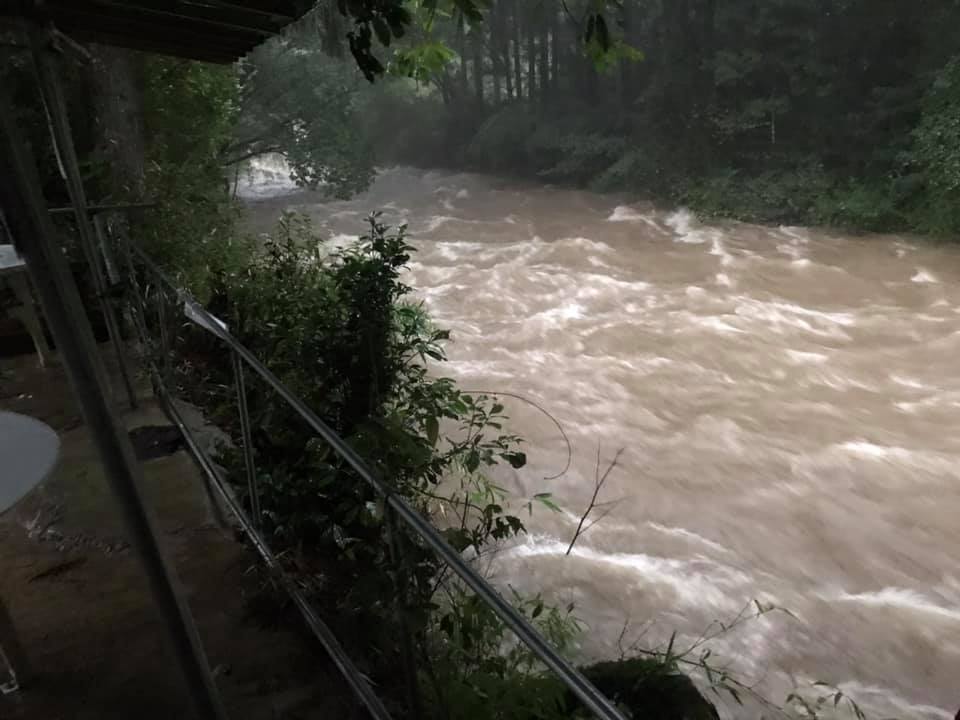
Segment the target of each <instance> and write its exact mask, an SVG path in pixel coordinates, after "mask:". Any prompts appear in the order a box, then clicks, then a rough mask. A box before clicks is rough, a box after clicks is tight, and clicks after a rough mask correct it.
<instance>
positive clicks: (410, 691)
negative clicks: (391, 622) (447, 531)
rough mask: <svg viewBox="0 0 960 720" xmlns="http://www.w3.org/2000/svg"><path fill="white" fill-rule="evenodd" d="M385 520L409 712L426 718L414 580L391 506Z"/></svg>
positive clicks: (385, 511)
mask: <svg viewBox="0 0 960 720" xmlns="http://www.w3.org/2000/svg"><path fill="white" fill-rule="evenodd" d="M384 517H385V519H386V524H387V539H388V542H389V543H390V563H391V564H392V565H393V567H394V569H395V572H394V577H395V578H396V583H397V588H396V591H397V592H396V597H395V598H394V610H395V612H396V613H397V622H398V623H399V625H400V652H401V654H402V655H403V680H404V685H405V686H406V693H407V709H408V711H409V713H410V715H409V717H412V718H421V717H423V708H422V706H421V702H420V685H419V683H418V682H417V664H416V654H415V653H414V652H413V636H412V633H411V632H410V623H409V621H408V620H407V605H408V603H409V595H410V580H409V577H408V573H407V568H406V565H405V564H404V559H405V558H404V555H403V538H402V537H401V530H400V528H398V527H397V518H396V514H395V513H394V510H393V508H392V507H390V506H389V505H385V506H384Z"/></svg>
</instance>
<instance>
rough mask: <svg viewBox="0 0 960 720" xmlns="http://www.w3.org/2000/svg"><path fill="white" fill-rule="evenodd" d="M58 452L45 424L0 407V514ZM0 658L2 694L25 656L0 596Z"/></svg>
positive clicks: (43, 474)
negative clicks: (3, 669)
mask: <svg viewBox="0 0 960 720" xmlns="http://www.w3.org/2000/svg"><path fill="white" fill-rule="evenodd" d="M59 455H60V438H58V437H57V433H56V432H54V430H53V428H51V427H50V426H49V425H47V424H45V423H42V422H40V421H39V420H36V419H34V418H32V417H27V416H26V415H20V414H18V413H12V412H5V411H2V410H0V515H2V514H3V513H5V512H7V511H8V510H9V509H10V508H12V507H13V506H14V505H16V504H17V503H18V502H19V501H20V500H21V499H22V498H23V497H24V496H25V495H26V494H27V493H29V492H30V491H31V490H33V489H34V488H35V487H36V486H37V485H39V484H40V483H41V482H43V481H44V480H45V479H46V478H47V476H48V475H49V474H50V472H51V471H52V470H53V468H54V466H56V464H57V457H58V456H59ZM0 658H2V659H3V661H4V663H5V664H6V666H7V673H8V676H9V677H8V679H7V681H5V682H2V683H0V692H2V693H3V694H4V695H6V694H7V693H11V692H14V691H15V690H17V689H18V688H19V682H18V677H19V678H23V677H24V675H25V674H26V672H27V664H26V658H25V655H24V652H23V648H22V647H21V645H20V641H19V639H18V638H17V634H16V631H15V630H14V627H13V622H12V620H11V619H10V614H9V613H8V612H7V608H6V606H5V605H4V603H3V598H2V597H0Z"/></svg>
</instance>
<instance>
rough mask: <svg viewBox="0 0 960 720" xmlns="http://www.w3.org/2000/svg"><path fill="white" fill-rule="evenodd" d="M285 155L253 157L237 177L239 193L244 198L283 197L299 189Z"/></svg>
mask: <svg viewBox="0 0 960 720" xmlns="http://www.w3.org/2000/svg"><path fill="white" fill-rule="evenodd" d="M299 190H300V188H298V187H297V184H296V183H295V182H294V181H293V179H292V178H291V177H290V166H289V165H287V161H286V159H285V158H284V157H283V155H279V154H270V155H264V156H262V157H257V158H253V159H252V160H250V162H249V163H248V165H247V167H246V168H245V169H244V170H243V171H241V173H240V175H239V176H238V178H237V195H238V196H239V197H241V198H243V199H244V200H262V199H266V198H272V197H282V196H284V195H290V194H292V193H295V192H297V191H299Z"/></svg>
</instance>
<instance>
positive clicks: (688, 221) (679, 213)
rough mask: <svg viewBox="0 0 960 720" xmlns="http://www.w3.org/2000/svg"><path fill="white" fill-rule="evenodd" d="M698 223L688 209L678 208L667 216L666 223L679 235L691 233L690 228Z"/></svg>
mask: <svg viewBox="0 0 960 720" xmlns="http://www.w3.org/2000/svg"><path fill="white" fill-rule="evenodd" d="M695 221H696V218H695V217H694V215H693V213H692V212H690V211H689V210H688V209H687V208H678V209H677V210H674V211H673V212H672V213H670V214H669V215H667V217H666V219H665V220H664V222H665V223H666V224H667V227H669V228H670V229H671V230H673V231H674V232H675V233H676V234H677V235H686V234H687V233H689V232H690V226H691V225H692V224H693V223H694V222H695Z"/></svg>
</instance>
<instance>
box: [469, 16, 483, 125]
mask: <svg viewBox="0 0 960 720" xmlns="http://www.w3.org/2000/svg"><path fill="white" fill-rule="evenodd" d="M470 35H471V37H472V38H473V43H472V44H473V94H474V97H475V98H476V102H477V108H478V109H480V110H482V109H483V25H481V24H479V23H478V24H477V25H474V26H472V27H471V28H470Z"/></svg>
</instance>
